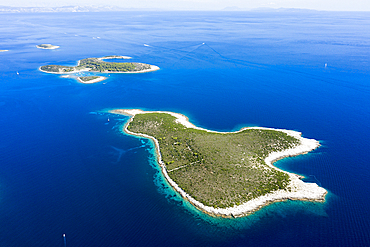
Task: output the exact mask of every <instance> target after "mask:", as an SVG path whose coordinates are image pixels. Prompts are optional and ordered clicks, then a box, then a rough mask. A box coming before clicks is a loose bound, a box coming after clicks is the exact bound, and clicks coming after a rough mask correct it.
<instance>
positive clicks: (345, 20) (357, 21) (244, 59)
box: [0, 12, 370, 246]
mask: <svg viewBox="0 0 370 247" xmlns="http://www.w3.org/2000/svg"><path fill="white" fill-rule="evenodd" d="M369 22H370V16H369V14H368V13H350V12H348V13H341V12H335V13H327V12H310V13H300V12H298V13H253V12H123V13H64V14H57V13H54V14H35V13H34V14H2V15H1V18H0V32H1V34H2V35H1V38H0V49H7V50H9V51H8V52H4V53H0V77H1V79H0V112H1V115H0V116H1V117H0V127H1V128H0V137H1V138H0V148H1V153H0V168H1V169H0V222H2V224H1V226H0V228H1V229H0V246H63V244H64V242H63V237H62V234H63V233H65V234H66V242H67V246H176V245H179V246H246V245H250V246H257V245H263V246H272V245H274V246H276V245H278V246H297V245H300V246H334V245H335V246H369V245H370V239H369V235H368V232H369V229H370V225H369V221H368V219H369V218H370V216H369V211H370V210H369V209H370V208H369V206H368V205H370V201H369V198H370V195H369V190H368V189H367V188H368V187H369V182H368V181H369V179H368V178H369V175H370V169H369V167H368V165H367V164H368V160H369V158H370V157H369V154H368V147H369V142H368V140H369V131H368V126H369V125H370V118H369V116H370V114H369V113H370V104H369V103H370V102H369V98H370V97H369V94H370V85H369V69H368V68H369V67H370V66H369V65H370V64H369V61H370V60H369V57H370V56H369V55H370V53H369V51H370V49H369V47H370V43H369V40H370V39H369V38H370V37H369V35H370V30H367V29H368V27H369V26H370V25H369ZM40 43H51V44H55V45H60V49H57V50H41V49H37V48H36V47H35V46H36V45H37V44H40ZM144 44H146V45H144ZM105 55H127V56H130V57H132V58H133V59H132V60H133V61H137V62H145V63H149V64H155V65H158V66H159V67H160V68H161V70H159V71H156V72H154V73H147V74H111V75H109V76H108V75H107V76H108V77H109V78H108V79H107V80H105V81H103V82H100V83H97V84H91V85H83V84H80V83H77V82H76V81H75V80H74V79H65V78H60V77H59V76H57V75H52V74H45V73H41V72H40V71H38V70H37V68H38V67H39V66H41V65H45V64H51V63H56V64H63V65H75V64H76V62H77V60H79V59H83V58H87V57H101V56H105ZM325 64H326V66H325ZM17 72H18V74H17ZM115 108H141V109H148V110H166V111H174V112H179V113H182V114H185V115H187V116H188V117H189V118H190V121H191V122H193V123H194V124H196V125H198V126H200V127H203V128H207V129H212V130H218V131H232V130H237V129H239V128H240V127H242V126H263V127H274V128H284V129H293V130H298V131H301V132H302V133H303V136H305V137H308V138H314V139H317V140H320V143H321V144H322V146H321V147H320V148H319V149H317V150H315V151H313V152H312V153H310V154H308V155H304V156H299V157H294V158H287V159H284V160H281V161H279V162H277V163H276V165H277V166H279V167H280V168H282V169H286V170H289V171H292V172H296V173H298V174H302V175H304V176H306V181H308V182H316V183H318V184H319V185H321V186H322V187H324V188H326V189H327V190H328V191H329V194H328V196H327V201H326V202H325V203H310V202H299V201H296V202H291V201H287V202H281V203H275V204H272V205H269V206H267V207H265V208H263V209H261V210H260V211H258V212H256V213H255V214H253V215H252V216H249V217H245V218H239V219H220V218H212V217H209V216H207V215H204V214H202V213H200V212H199V211H197V210H196V209H194V208H193V207H192V206H191V205H190V204H189V203H187V202H184V201H183V200H182V199H181V198H180V197H179V196H178V195H177V194H176V193H174V192H173V190H172V189H170V188H169V187H168V185H167V183H166V182H165V181H164V180H163V178H162V176H161V174H160V172H159V169H158V167H157V164H156V162H155V156H154V149H153V145H152V144H151V143H150V142H148V141H147V140H145V139H140V138H136V137H131V136H127V135H124V134H123V133H122V131H121V128H122V126H123V124H124V123H125V122H126V121H127V120H128V118H127V117H125V116H117V115H112V114H107V113H105V111H106V110H107V109H115ZM108 117H109V120H110V121H109V122H108V121H107V119H108Z"/></svg>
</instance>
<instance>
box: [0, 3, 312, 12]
mask: <svg viewBox="0 0 370 247" xmlns="http://www.w3.org/2000/svg"><path fill="white" fill-rule="evenodd" d="M160 10H163V9H155V8H147V9H143V8H122V7H117V6H96V5H90V6H62V7H10V6H0V13H43V12H109V11H160ZM219 11H258V12H301V11H304V12H306V11H314V10H308V9H296V8H277V9H276V8H256V9H243V8H239V7H236V6H232V7H226V8H224V9H222V10H219Z"/></svg>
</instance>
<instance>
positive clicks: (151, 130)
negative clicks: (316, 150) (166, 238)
mask: <svg viewBox="0 0 370 247" xmlns="http://www.w3.org/2000/svg"><path fill="white" fill-rule="evenodd" d="M175 119H176V118H175V117H173V116H171V115H170V114H167V113H145V114H137V115H135V117H134V119H133V121H132V122H130V124H129V125H128V127H127V128H128V130H129V131H131V132H135V133H143V134H147V135H150V136H153V137H154V138H156V139H157V140H158V142H159V147H160V151H161V155H162V159H163V162H164V163H165V165H166V169H167V172H168V175H169V176H170V177H171V178H172V179H173V180H174V181H175V182H176V183H177V184H178V185H179V186H180V188H182V189H183V190H184V191H185V192H187V193H188V194H189V195H191V196H192V197H193V198H194V199H196V200H198V201H200V202H202V203H203V204H204V205H207V206H212V207H219V208H226V207H231V206H234V205H240V204H241V203H244V202H247V201H249V200H251V199H253V198H256V197H259V196H261V195H264V194H266V193H268V192H271V191H274V190H278V189H287V190H289V188H288V183H289V176H288V175H287V174H286V173H283V172H281V171H278V170H276V169H273V168H271V167H269V166H268V165H266V164H265V162H264V159H265V158H266V157H267V156H268V154H269V153H271V152H274V151H282V150H284V149H288V148H292V147H294V146H296V145H298V144H299V141H298V140H297V139H295V138H294V137H291V136H289V135H287V134H285V133H283V132H281V131H275V130H260V129H246V130H243V131H241V132H235V133H212V132H207V131H204V130H197V129H192V128H186V127H185V126H183V125H182V124H179V123H176V122H175Z"/></svg>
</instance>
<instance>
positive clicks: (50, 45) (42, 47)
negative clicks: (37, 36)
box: [36, 44, 59, 50]
mask: <svg viewBox="0 0 370 247" xmlns="http://www.w3.org/2000/svg"><path fill="white" fill-rule="evenodd" d="M36 47H37V48H39V49H46V50H54V49H58V48H59V46H57V45H52V44H40V45H36Z"/></svg>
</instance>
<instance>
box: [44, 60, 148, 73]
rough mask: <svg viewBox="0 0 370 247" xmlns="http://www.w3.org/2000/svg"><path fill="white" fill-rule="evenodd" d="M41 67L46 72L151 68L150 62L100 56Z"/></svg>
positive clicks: (131, 70)
mask: <svg viewBox="0 0 370 247" xmlns="http://www.w3.org/2000/svg"><path fill="white" fill-rule="evenodd" d="M40 69H41V70H42V71H45V72H53V73H68V72H78V71H81V70H86V69H88V70H89V71H93V72H137V71H142V70H145V69H150V65H149V64H144V63H112V62H105V61H102V60H101V59H99V58H86V59H82V60H80V61H79V64H78V66H75V67H70V66H61V65H45V66H41V67H40Z"/></svg>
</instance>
